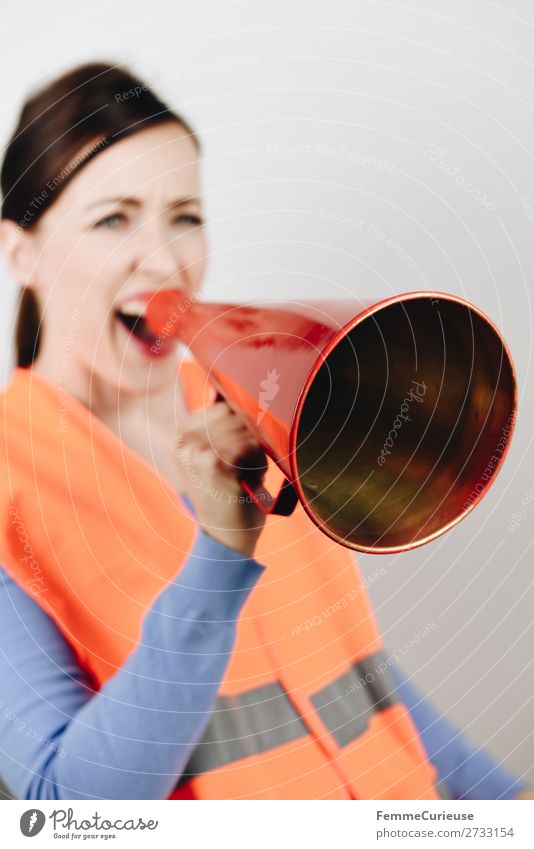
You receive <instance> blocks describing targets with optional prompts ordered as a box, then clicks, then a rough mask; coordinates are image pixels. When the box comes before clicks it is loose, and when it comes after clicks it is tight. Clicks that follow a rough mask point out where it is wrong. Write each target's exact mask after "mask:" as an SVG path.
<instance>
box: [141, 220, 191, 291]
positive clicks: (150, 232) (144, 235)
mask: <svg viewBox="0 0 534 849" xmlns="http://www.w3.org/2000/svg"><path fill="white" fill-rule="evenodd" d="M132 239H133V242H134V248H135V256H136V262H135V265H136V269H137V270H139V271H140V272H141V273H142V274H144V275H146V276H147V277H150V278H152V279H155V280H158V281H160V282H163V281H167V280H169V279H170V278H172V277H174V276H176V275H178V274H179V273H180V270H181V262H180V257H179V253H178V250H177V247H176V242H173V240H169V238H168V234H167V233H166V232H165V231H164V228H163V227H162V225H161V223H159V222H158V221H157V220H156V219H155V218H154V219H153V220H152V221H148V222H146V223H145V224H143V225H142V226H141V227H139V228H138V229H137V230H136V233H135V234H132Z"/></svg>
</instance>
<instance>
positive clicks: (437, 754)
mask: <svg viewBox="0 0 534 849" xmlns="http://www.w3.org/2000/svg"><path fill="white" fill-rule="evenodd" d="M391 674H392V676H393V680H394V682H395V685H396V687H397V692H398V695H399V698H400V699H401V701H403V702H404V704H405V705H406V707H407V708H408V710H409V711H410V714H411V716H412V718H413V720H414V722H415V725H416V726H417V730H418V731H419V734H420V736H421V739H422V741H423V745H424V747H425V749H426V751H427V754H428V757H429V759H430V761H431V762H432V763H433V764H434V766H435V767H436V768H437V770H438V774H439V778H440V782H441V783H442V784H443V785H444V787H445V790H446V791H447V796H448V797H449V798H452V799H514V798H515V797H516V796H517V794H518V793H519V792H520V791H521V790H523V789H526V782H523V781H521V780H520V779H518V778H516V777H515V776H514V775H512V773H510V772H508V770H506V769H504V767H502V766H501V765H500V764H499V763H498V762H497V761H496V760H495V759H494V758H493V757H492V756H491V755H490V754H489V753H488V752H486V751H485V750H484V749H481V748H477V747H476V746H473V745H471V744H470V743H468V741H467V740H466V739H465V737H463V735H462V734H461V733H460V732H459V730H458V729H457V728H456V727H455V726H454V725H453V724H452V723H451V722H449V721H448V720H446V719H444V717H443V716H441V714H440V713H438V711H437V710H435V708H434V707H432V705H430V704H429V703H428V701H426V699H424V698H423V696H422V695H421V694H420V693H419V692H418V690H417V689H416V688H415V687H414V686H413V685H412V684H410V683H409V682H408V681H407V680H406V679H405V678H404V677H403V675H402V674H401V673H400V672H399V670H398V669H395V667H394V666H392V667H391Z"/></svg>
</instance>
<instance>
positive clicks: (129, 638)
mask: <svg viewBox="0 0 534 849" xmlns="http://www.w3.org/2000/svg"><path fill="white" fill-rule="evenodd" d="M2 190H3V194H4V201H3V207H2V222H1V224H0V237H1V240H2V244H3V248H4V252H5V255H6V259H7V262H8V265H9V268H10V271H11V273H12V274H13V275H14V277H15V278H16V279H17V281H18V282H19V283H20V285H21V287H22V297H21V303H20V307H19V314H18V321H17V330H16V341H17V368H16V369H15V370H14V372H13V374H12V376H11V379H10V381H9V383H8V385H7V386H6V388H5V390H4V392H3V394H2V397H1V407H2V410H1V412H2V416H1V421H2V427H3V432H2V439H1V444H2V449H1V452H2V465H3V474H2V481H1V483H0V487H1V489H0V510H1V511H2V528H3V531H2V535H1V537H0V562H2V563H3V565H4V569H3V572H2V574H3V583H2V594H1V607H2V610H1V614H2V615H1V616H0V621H1V622H2V625H1V626H0V647H1V649H2V652H0V666H1V668H0V681H2V685H1V686H2V690H1V692H0V699H1V711H2V714H1V716H0V740H1V752H0V774H2V775H3V777H4V779H5V781H6V782H7V784H8V786H9V787H10V788H11V790H12V792H13V793H14V794H15V795H16V796H19V797H22V798H28V799H45V798H60V799H74V798H156V799H158V798H175V799H179V798H287V799H291V798H318V799H319V798H324V799H326V798H336V799H351V798H352V799H357V798H419V799H435V798H438V794H437V792H436V789H435V785H436V783H437V781H438V779H442V781H443V782H444V783H445V784H446V785H447V787H448V792H449V794H451V795H453V796H456V797H458V798H459V797H465V798H511V797H513V796H514V795H516V794H517V793H518V791H520V790H521V784H520V782H518V781H516V780H515V779H514V778H513V777H512V776H510V775H509V774H508V773H507V772H505V771H504V770H502V769H501V768H500V767H498V766H497V764H495V762H494V761H492V759H491V758H490V757H489V756H488V755H486V754H485V753H481V752H475V751H473V750H471V749H470V748H469V747H468V746H467V744H466V743H465V741H463V740H462V739H461V738H460V737H459V736H458V735H457V732H456V731H455V730H454V729H453V728H452V726H449V725H448V724H447V723H445V722H444V721H443V720H442V719H441V718H439V717H437V716H436V715H435V714H434V713H433V712H432V710H431V708H429V707H428V706H427V705H425V704H424V703H423V702H422V700H421V699H420V698H419V697H418V696H417V694H416V693H415V691H413V689H412V688H410V686H409V685H408V684H407V683H406V682H404V681H403V680H402V679H401V678H400V676H399V675H398V672H396V671H395V670H393V668H392V666H391V663H390V662H389V660H390V659H388V658H386V656H385V655H384V653H383V648H382V644H381V641H380V636H379V634H378V632H377V630H376V626H375V623H374V620H373V618H372V614H371V612H370V610H369V607H368V603H367V598H366V594H365V589H364V585H363V583H362V582H361V579H360V577H359V575H358V573H357V570H356V568H355V565H354V562H353V558H352V555H351V553H350V552H349V551H347V550H346V549H342V548H341V547H339V546H337V545H335V544H334V543H333V542H332V541H331V540H329V539H327V538H326V537H325V536H324V535H323V534H321V533H320V532H319V531H318V530H317V529H316V528H314V527H313V526H312V524H311V523H310V522H309V521H308V519H307V518H306V517H305V516H304V515H303V511H302V510H301V509H300V508H297V510H296V511H295V513H294V514H293V515H292V516H291V517H289V518H281V517H269V518H268V519H267V521H266V520H265V517H264V516H263V514H262V513H261V512H260V511H259V510H258V509H257V507H256V506H255V505H254V503H253V502H252V501H251V500H250V499H245V498H243V497H242V489H241V485H240V484H239V482H238V472H239V470H240V469H242V468H243V467H246V468H248V469H249V470H250V471H251V473H252V474H253V475H255V478H256V480H257V481H258V482H260V481H261V480H262V478H263V476H264V475H265V472H266V468H267V464H266V458H265V455H264V454H263V451H262V450H261V447H260V446H259V445H258V444H257V442H256V441H255V440H254V439H253V437H252V436H251V435H250V433H249V431H248V430H247V428H246V427H245V426H244V424H243V423H242V422H241V421H240V419H239V417H238V416H236V414H235V413H234V412H232V411H231V410H230V409H229V407H228V406H227V405H226V404H225V403H217V404H213V403H211V401H213V400H214V397H213V392H210V389H209V386H208V383H207V380H206V376H205V375H204V374H203V373H202V372H201V370H200V368H199V367H197V366H195V365H194V364H193V363H190V362H189V363H188V362H186V361H182V360H180V356H179V350H178V349H177V346H176V343H175V342H173V341H167V342H166V343H165V344H164V345H159V346H158V347H157V351H158V354H157V355H155V354H154V352H153V350H152V349H153V348H154V338H153V337H152V335H151V334H150V332H149V330H148V328H147V327H146V326H145V325H144V323H143V321H142V320H141V319H140V318H139V316H140V315H141V314H142V312H143V309H144V306H145V304H146V301H147V299H149V298H150V296H151V295H152V294H153V293H154V292H157V291H160V290H162V289H167V288H176V287H178V288H180V289H183V290H184V291H185V292H186V294H187V295H188V296H189V297H194V296H195V295H196V294H197V292H198V291H199V290H200V287H201V282H202V278H203V276H204V272H205V266H206V252H207V245H206V240H205V234H204V230H203V226H202V206H201V198H200V177H199V143H198V140H197V139H196V137H195V135H194V133H193V132H192V130H191V128H190V127H189V126H188V125H187V123H186V122H185V121H184V120H183V119H182V118H181V117H180V116H178V115H177V114H176V113H174V112H173V111H172V110H170V109H169V108H168V107H167V106H166V105H165V104H164V103H163V102H162V101H161V100H159V98H158V97H157V96H156V95H155V94H154V93H153V92H152V91H151V90H150V89H149V87H148V86H147V85H146V84H144V83H143V82H142V81H141V80H138V79H137V78H136V77H134V76H133V75H132V74H130V73H129V72H128V71H125V70H121V69H118V68H115V67H113V66H112V65H106V64H91V65H86V66H82V67H79V68H76V69H74V70H73V71H71V72H70V73H67V74H64V75H63V76H61V77H60V78H59V79H57V80H55V81H53V82H52V83H50V84H49V85H47V86H45V87H44V88H42V89H41V90H40V91H38V92H37V93H36V94H34V95H33V97H32V98H31V99H30V100H28V102H27V103H26V105H25V107H24V109H23V111H22V113H21V116H20V120H19V124H18V126H17V128H16V130H15V132H14V134H13V136H12V138H11V140H10V142H9V145H8V148H7V151H6V154H5V159H4V163H3V168H2ZM185 315H186V314H185ZM160 342H161V340H160ZM199 482H200V485H199ZM395 683H396V684H397V685H398V689H397V690H396V689H395ZM403 700H404V701H405V702H406V704H404V703H403ZM407 704H408V706H409V708H410V711H408V709H407V706H406V705H407ZM429 757H430V758H431V759H432V762H431V761H430V759H429Z"/></svg>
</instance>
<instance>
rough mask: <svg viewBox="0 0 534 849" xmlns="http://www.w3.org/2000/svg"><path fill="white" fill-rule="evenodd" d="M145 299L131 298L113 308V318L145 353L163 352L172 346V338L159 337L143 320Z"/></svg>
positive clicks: (168, 350)
mask: <svg viewBox="0 0 534 849" xmlns="http://www.w3.org/2000/svg"><path fill="white" fill-rule="evenodd" d="M145 311H146V300H145V299H141V298H131V299H130V300H129V301H126V302H124V303H123V304H121V306H120V307H119V308H118V309H117V310H115V318H117V320H118V321H119V322H120V323H121V324H122V325H123V327H124V328H125V329H126V330H127V331H128V334H129V336H130V338H131V339H133V340H134V341H136V342H137V343H139V345H141V346H142V349H143V351H144V352H145V353H150V354H163V353H167V352H170V350H171V349H172V348H174V347H175V346H174V344H172V342H173V341H174V340H169V339H161V338H160V337H159V336H157V335H156V334H154V333H152V331H151V330H150V329H149V327H148V325H147V323H146V321H145Z"/></svg>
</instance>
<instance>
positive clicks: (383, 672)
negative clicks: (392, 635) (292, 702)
mask: <svg viewBox="0 0 534 849" xmlns="http://www.w3.org/2000/svg"><path fill="white" fill-rule="evenodd" d="M311 702H312V704H313V706H314V708H315V710H316V711H317V713H318V714H319V716H320V717H321V719H322V721H323V722H324V724H325V725H326V727H327V728H328V730H329V732H330V734H331V735H332V737H333V738H334V740H335V741H336V743H337V744H338V746H340V747H341V746H346V745H347V744H348V743H351V742H352V741H353V740H355V739H356V737H359V736H360V734H363V732H364V731H366V730H367V728H368V725H369V718H370V716H371V715H372V714H373V713H376V711H379V710H384V708H387V707H389V706H390V705H393V704H395V703H396V702H398V698H397V695H396V693H395V685H394V683H393V681H392V678H391V676H390V674H389V669H388V664H387V660H386V655H385V654H384V652H376V653H375V654H372V655H369V657H366V658H365V659H364V660H361V661H360V662H359V663H355V664H353V666H351V668H350V669H349V671H348V672H346V673H345V674H344V675H341V676H340V677H339V678H337V679H336V680H335V681H332V682H331V683H330V684H328V685H327V686H326V687H324V688H323V689H322V690H319V691H318V692H317V693H315V694H314V695H313V696H312V697H311Z"/></svg>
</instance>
